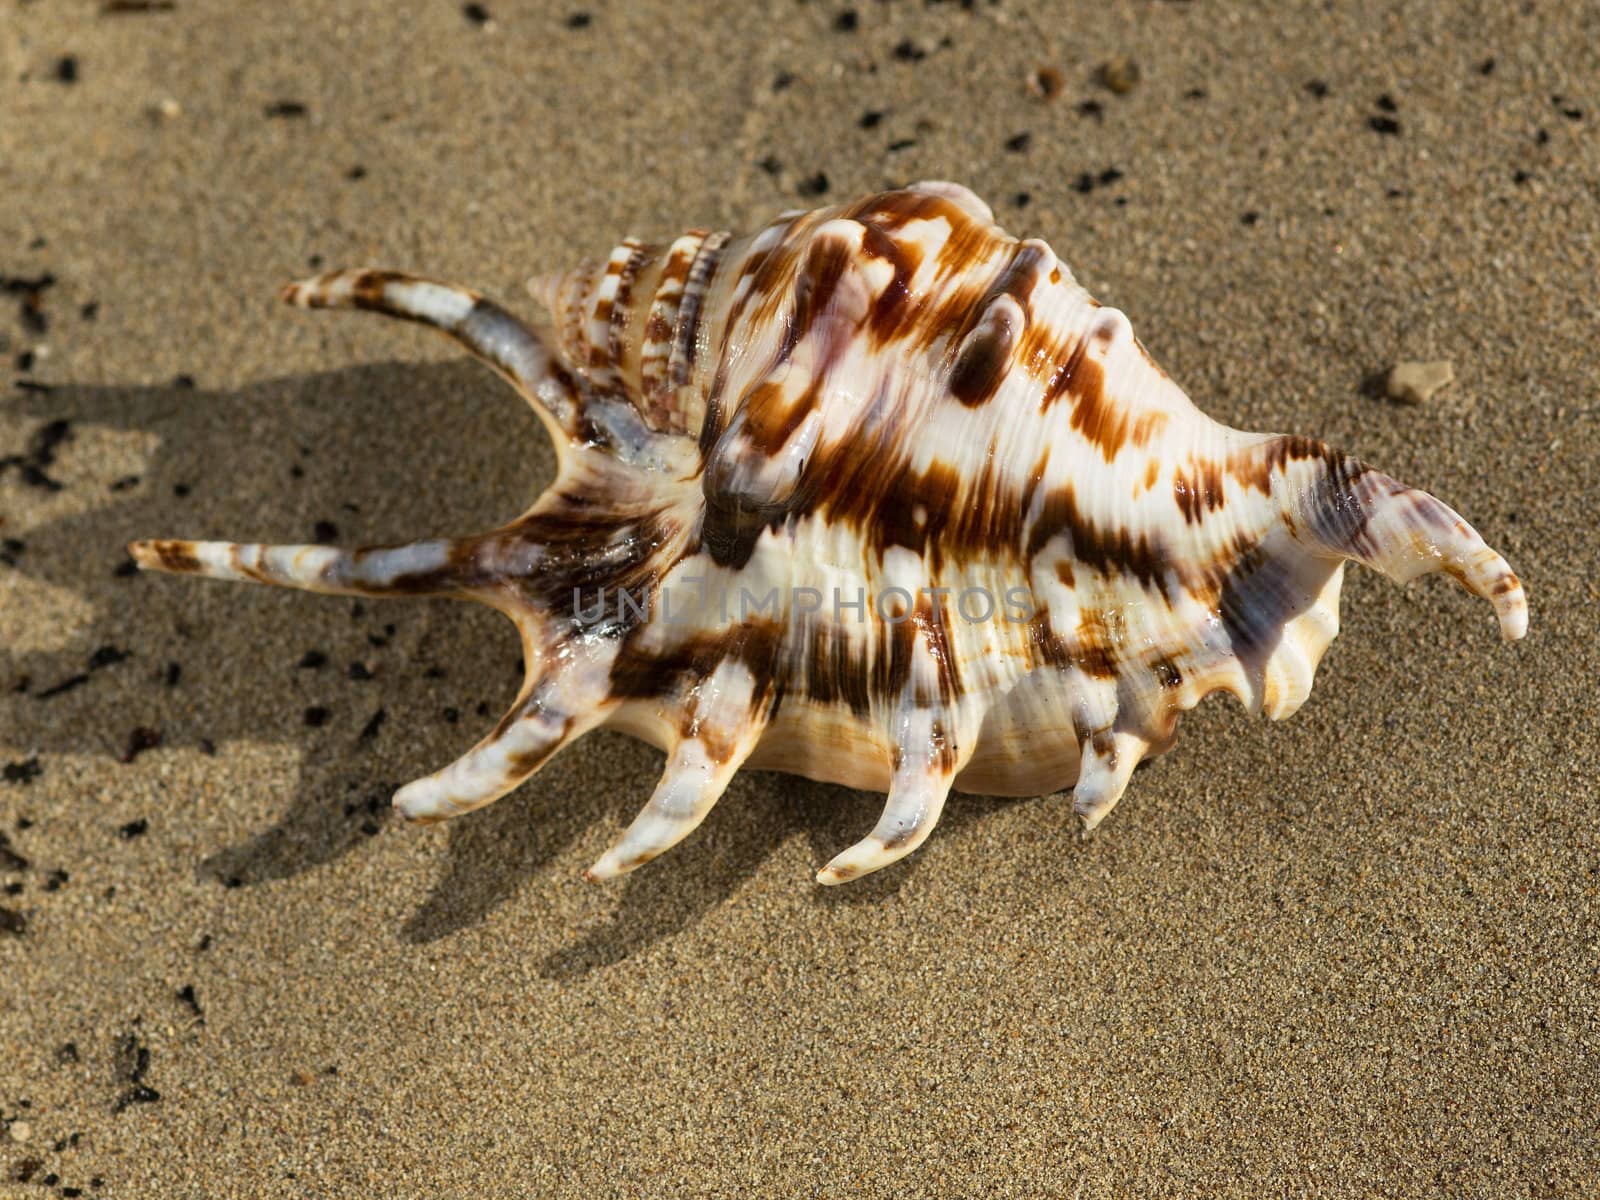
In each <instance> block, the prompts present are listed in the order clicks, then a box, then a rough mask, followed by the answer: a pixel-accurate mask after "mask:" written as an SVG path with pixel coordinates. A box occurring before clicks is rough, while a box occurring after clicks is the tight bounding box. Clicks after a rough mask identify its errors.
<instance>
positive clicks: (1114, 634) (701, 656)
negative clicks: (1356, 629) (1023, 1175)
mask: <svg viewBox="0 0 1600 1200" xmlns="http://www.w3.org/2000/svg"><path fill="white" fill-rule="evenodd" d="M530 290H531V291H532V293H533V295H534V297H535V298H536V299H537V300H538V301H540V302H541V303H542V304H543V305H544V307H545V308H546V309H548V311H549V315H550V318H551V320H550V323H549V325H548V331H547V332H546V331H545V328H546V327H541V329H540V331H536V330H535V329H534V328H533V327H530V326H529V325H527V324H524V323H523V322H522V321H521V320H519V319H518V318H517V317H515V316H513V315H512V314H511V313H510V312H508V311H507V310H506V309H504V308H501V307H500V306H499V305H498V304H495V303H494V302H493V301H491V300H487V299H484V298H483V297H480V296H478V295H477V294H475V293H473V292H470V291H467V290H465V289H463V288H459V287H455V286H452V285H449V284H443V283H435V282H430V281H427V280H423V279H418V278H414V277H412V276H408V275H401V274H397V273H394V272H389V271H375V270H354V271H340V272H335V273H332V274H328V275H322V276H319V277H317V278H315V279H310V280H307V281H305V282H303V283H297V284H294V285H292V286H290V287H289V288H288V289H286V291H285V293H284V296H285V298H286V299H287V300H288V301H289V302H290V303H292V304H295V305H298V306H300V307H304V308H365V309H373V310H375V311H378V312H382V313H387V314H389V315H391V316H397V317H404V318H407V319H409V320H413V321H418V322H421V323H423V324H425V325H432V326H434V327H435V328H437V329H440V330H442V331H443V332H445V333H447V334H449V335H450V336H451V337H453V338H455V339H456V341H458V342H460V343H461V344H462V345H463V346H465V347H466V348H467V349H468V350H470V351H471V352H472V353H474V354H475V355H477V356H478V357H480V358H482V359H483V360H484V361H485V362H487V363H488V364H489V365H490V366H491V367H493V368H494V369H495V370H496V371H498V372H499V373H500V374H501V375H502V376H503V377H504V378H505V379H506V380H508V381H509V382H510V383H511V385H512V386H513V387H515V388H516V389H517V390H518V391H519V392H521V393H522V395H523V396H525V397H526V398H527V400H528V401H529V403H530V404H531V405H532V407H533V410H534V412H535V413H536V414H537V415H538V416H539V418H540V419H541V420H542V421H543V422H544V424H545V426H546V427H547V429H548V430H549V432H550V435H551V437H552V439H553V441H554V443H555V447H556V451H557V456H558V459H559V464H560V465H559V472H558V476H557V478H556V480H555V482H554V483H553V484H552V485H551V486H550V488H549V489H548V490H546V491H545V492H544V494H543V495H542V496H540V498H539V499H538V500H537V502H535V503H534V505H533V506H532V507H531V508H530V509H528V511H527V512H525V513H523V514H522V515H521V516H519V517H517V518H516V519H515V520H512V521H510V522H509V523H507V524H505V525H503V526H501V527H500V528H498V529H492V530H489V531H487V532H484V533H479V534H474V535H471V536H467V537H460V538H448V539H447V538H435V539H428V540H424V541H419V542H412V543H408V544H405V545H391V546H372V547H366V548H362V549H354V550H346V549H338V548H335V547H331V546H303V545H262V544H236V543H227V542H190V541H142V542H135V543H134V544H133V545H132V546H131V547H130V549H131V552H132V554H133V556H134V558H135V559H136V560H137V561H138V563H139V565H140V566H142V567H146V568H154V569H159V570H164V571H173V572H177V573H181V574H191V575H206V576H211V577H213V578H218V579H241V580H252V581H255V582H259V583H273V584H278V585H281V586H285V587H296V588H303V589H306V590H308V591H316V592H331V593H337V594H355V595H362V596H398V595H435V596H456V597H463V598H468V599H473V600H478V601H482V602H483V603H485V604H489V605H492V606H494V607H495V608H497V609H499V610H500V611H501V612H503V613H505V614H506V615H507V616H509V617H510V618H511V619H512V620H513V621H514V622H516V625H517V628H518V630H519V631H520V633H521V636H522V642H523V647H524V654H525V659H526V672H525V679H524V682H523V685H522V688H521V690H520V692H519V694H518V696H517V699H516V701H515V703H514V704H513V705H512V707H511V710H510V711H509V712H507V713H506V715H505V716H504V717H503V718H502V719H501V720H500V722H499V724H498V725H496V726H495V728H494V729H493V730H492V731H491V732H490V733H489V734H488V736H486V737H485V738H484V739H483V740H482V741H481V742H479V743H478V744H477V745H476V746H474V747H473V748H472V749H470V750H468V751H467V752H466V753H465V754H464V755H463V756H462V757H461V758H460V759H458V760H457V761H456V762H454V763H452V764H451V765H450V766H448V767H445V768H444V769H443V770H441V771H439V772H437V773H436V774H433V775H430V776H428V777H427V778H424V779H420V780H417V781H416V782H414V783H411V784H408V785H407V786H405V787H403V788H401V789H400V791H399V792H398V793H397V795H396V796H395V804H396V806H397V807H398V808H399V809H400V811H401V812H402V813H404V814H405V815H406V816H407V817H410V818H412V819H414V820H422V821H433V820H439V819H442V818H445V817H451V816H455V815H457V814H459V813H464V812H467V811H469V810H471V809H474V808H478V807H480V806H481V805H484V804H488V803H489V802H490V801H492V800H495V799H496V798H498V797H500V796H502V795H504V794H505V793H507V792H509V791H511V790H512V789H513V788H515V787H516V786H517V785H519V784H520V783H522V782H523V781H524V780H525V779H527V778H528V777H529V776H530V775H532V774H533V773H534V772H535V771H537V770H538V769H539V768H540V767H541V766H542V765H543V764H544V763H545V762H546V761H547V760H548V759H549V758H550V757H551V756H552V755H553V754H555V753H556V752H557V751H558V750H560V749H561V748H562V747H563V746H565V745H566V744H567V743H569V742H571V741H572V740H574V739H575V738H578V737H580V736H582V735H583V734H584V733H585V732H587V731H589V730H591V729H594V728H596V727H597V726H601V725H609V726H612V727H616V728H621V729H623V730H625V731H627V732H629V733H632V734H634V735H636V736H638V737H641V738H644V739H645V740H647V741H649V742H651V743H653V744H655V745H657V746H659V747H661V748H662V749H664V750H665V752H666V755H667V763H666V768H665V770H664V772H663V774H662V776H661V780H660V782H659V784H658V785H657V786H656V789H655V791H654V793H653V794H652V795H651V796H650V798H649V800H648V801H647V802H646V803H645V805H644V809H643V811H642V812H641V813H640V814H639V816H638V818H637V819H636V820H635V821H634V822H633V824H632V825H631V826H630V827H629V828H628V829H627V830H626V831H625V832H624V833H623V835H622V836H621V838H620V839H619V840H618V841H617V843H616V844H615V845H614V846H613V847H612V848H611V849H610V850H608V851H607V852H606V853H605V855H604V856H603V857H601V859H600V860H599V861H598V862H597V863H595V865H594V866H593V867H591V868H590V870H589V871H588V875H589V877H590V878H594V879H603V878H609V877H612V876H615V875H618V874H620V873H622V872H625V871H629V870H632V869H633V868H634V867H637V866H639V865H640V864H641V863H644V862H647V861H649V860H650V859H652V858H654V857H655V856H656V855H658V854H660V853H661V852H662V851H664V850H666V849H667V848H668V847H670V846H672V845H673V844H674V843H676V842H677V841H679V840H680V839H681V838H683V837H685V836H686V835H687V834H689V833H690V832H691V831H692V830H693V829H694V828H695V827H696V826H697V825H698V824H699V823H700V821H701V820H702V819H703V818H704V817H705V816H706V814H707V813H708V812H709V810H710V809H711V806H712V805H713V804H714V803H715V802H716V801H717V799H718V797H719V796H720V795H721V794H722V792H723V790H724V789H725V788H726V787H727V786H728V783H729V781H730V780H731V779H732V778H733V776H734V774H735V773H736V772H737V771H738V770H739V769H740V767H742V766H752V767H766V768H771V769H775V770H779V771H788V772H793V773H796V774H800V775H805V776H808V777H810V778H813V779H818V780H823V781H827V782H834V783H840V784H845V785H848V786H852V787H859V788H867V789H871V790H876V791H881V792H887V794H888V798H887V801H886V803H885V806H884V810H883V815H882V818H881V819H880V820H879V822H878V824H877V826H876V828H874V829H873V830H872V832H871V833H870V834H868V835H867V836H866V837H865V838H864V839H863V840H861V841H860V842H858V843H856V844H855V845H854V846H851V847H850V848H849V849H847V850H845V851H844V852H843V853H841V854H840V855H838V856H837V857H836V858H834V859H833V861H832V862H830V863H828V864H827V866H826V867H824V868H823V870H822V871H821V873H820V874H819V876H818V878H819V879H820V880H821V881H822V882H823V883H838V882H842V881H844V880H847V879H851V878H854V877H855V876H858V875H861V874H864V873H866V872H869V871H874V870H877V869H878V868H879V867H882V866H885V865H887V864H888V863H891V862H894V861H895V860H897V859H899V858H901V857H903V856H904V855H906V854H908V853H910V852H911V851H913V850H915V849H916V848H917V847H918V846H919V845H921V843H922V842H923V840H924V839H925V838H926V837H927V836H928V834H929V833H930V832H931V831H932V829H933V826H934V824H935V823H936V822H937V821H938V819H939V813H940V810H941V809H942V807H943V805H944V802H945V799H946V797H947V796H948V795H949V793H950V791H951V790H952V788H956V789H960V790H963V791H971V792H983V793H998V794H1008V795H1036V794H1041V793H1045V792H1051V791H1055V790H1058V789H1062V788H1065V787H1069V786H1070V787H1072V789H1073V798H1074V804H1075V807H1076V810H1077V812H1078V813H1079V815H1080V816H1081V817H1082V819H1083V821H1084V823H1085V825H1086V826H1088V827H1090V828H1092V827H1093V826H1095V825H1096V824H1097V823H1098V822H1099V821H1100V820H1101V819H1102V818H1103V817H1104V816H1105V815H1106V813H1107V812H1109V811H1110V809H1111V808H1112V806H1113V805H1115V804H1116V802H1117V800H1118V799H1119V798H1120V797H1121V795H1122V792H1123V790H1124V788H1125V787H1126V786H1127V784H1128V780H1129V777H1130V776H1131V774H1132V772H1133V769H1134V767H1135V766H1136V765H1137V764H1138V763H1139V761H1140V760H1141V759H1143V758H1145V757H1147V756H1149V755H1153V754H1159V753H1161V752H1163V751H1165V750H1166V749H1167V748H1168V747H1169V746H1170V745H1171V744H1172V741H1173V739H1174V737H1175V735H1176V731H1177V724H1178V718H1179V715H1180V714H1181V713H1182V712H1184V711H1185V710H1186V709H1189V708H1193V707H1194V706H1195V705H1196V704H1198V703H1199V701H1200V700H1201V699H1202V698H1203V697H1204V696H1205V695H1207V694H1208V693H1210V692H1213V691H1218V690H1221V691H1226V692H1230V693H1232V694H1233V695H1235V696H1237V697H1238V698H1239V699H1240V700H1241V701H1243V702H1244V703H1245V704H1246V705H1247V706H1248V707H1249V708H1251V709H1252V710H1260V711H1265V712H1266V713H1267V714H1268V715H1269V716H1271V717H1274V718H1277V717H1284V716H1287V715H1289V714H1290V713H1292V712H1294V711H1295V709H1297V708H1298V707H1299V706H1300V704H1301V703H1302V702H1303V701H1304V700H1305V699H1306V697H1307V695H1308V694H1309V693H1310V690H1311V684H1312V676H1313V673H1314V671H1315V670H1316V667H1317V664H1318V662H1319V661H1320V659H1321V657H1322V653H1323V651H1324V650H1325V649H1326V648H1327V646H1328V643H1329V642H1330V641H1331V640H1332V638H1333V636H1334V635H1335V633H1337V632H1338V603H1339V587H1340V583H1341V581H1342V579H1343V572H1344V564H1345V562H1346V561H1347V560H1353V561H1355V562H1359V563H1363V564H1365V565H1366V566H1369V567H1373V568H1375V569H1376V570H1378V571H1381V572H1382V573H1384V574H1385V575H1388V576H1389V577H1390V578H1392V579H1395V580H1397V581H1400V582H1404V581H1406V580H1409V579H1412V578H1413V577H1415V576H1417V575H1421V574H1425V573H1428V572H1432V571H1442V572H1444V573H1446V574H1448V575H1450V576H1451V577H1452V578H1454V579H1455V580H1457V581H1458V582H1459V583H1461V584H1462V585H1463V586H1464V587H1466V588H1467V589H1468V590H1469V591H1470V592H1472V593H1474V594H1475V595H1478V596H1481V597H1483V598H1485V599H1486V600H1488V601H1489V602H1490V603H1491V604H1493V606H1494V609H1495V612H1496V615H1497V617H1498V619H1499V623H1500V629H1501V631H1502V633H1503V634H1504V635H1505V637H1506V638H1508V639H1512V638H1519V637H1521V636H1522V635H1523V633H1524V632H1525V630H1526V627H1527V604H1526V600H1525V598H1524V595H1523V590H1522V586H1521V584H1520V583H1519V582H1518V580H1517V577H1516V575H1515V574H1513V573H1512V571H1511V568H1510V567H1509V566H1508V565H1507V564H1506V562H1505V560H1504V559H1503V558H1501V557H1500V555H1499V554H1497V553H1496V552H1495V551H1494V550H1492V549H1491V548H1490V547H1489V546H1487V545H1486V544H1485V543H1484V541H1483V539H1482V538H1481V537H1479V536H1478V534H1477V532H1476V531H1475V530H1474V529H1473V528H1472V527H1471V526H1470V525H1468V524H1467V522H1466V521H1465V520H1463V519H1462V518H1461V517H1460V516H1458V515H1457V514H1456V513H1455V512H1454V511H1452V510H1451V509H1450V508H1448V507H1447V506H1446V505H1444V504H1443V503H1441V502H1440V501H1438V500H1436V499H1434V497H1432V496H1430V495H1428V494H1427V493H1426V492H1422V491H1418V490H1416V489H1414V488H1410V487H1407V486H1405V485H1404V484H1402V483H1399V482H1397V481H1395V480H1394V479H1391V478H1390V477H1389V476H1387V475H1384V474H1382V473H1380V472H1379V471H1377V470H1374V469H1373V468H1372V467H1369V466H1367V465H1366V464H1365V463H1362V462H1360V461H1358V460H1356V459H1354V458H1352V457H1349V456H1347V455H1345V454H1342V453H1340V452H1339V451H1337V450H1333V449H1330V448H1329V447H1327V446H1325V445H1323V444H1322V443H1321V442H1318V441H1314V440H1312V439H1310V438H1305V437H1296V436H1280V435H1269V434H1258V433H1246V432H1242V431H1240V430H1236V429H1231V428H1228V427H1227V426H1225V425H1221V424H1218V423H1217V422H1215V421H1213V420H1211V419H1210V418H1209V417H1207V416H1206V415H1205V414H1204V413H1202V412H1201V411H1200V410H1199V409H1197V408H1196V407H1195V406H1194V405H1193V404H1192V403H1191V402H1190V401H1189V399H1188V398H1187V397H1186V396H1185V395H1184V393H1183V392H1182V391H1181V390H1180V389H1179V388H1178V386H1177V385H1176V384H1175V383H1173V381H1172V380H1171V379H1169V378H1168V377H1167V375H1166V374H1165V372H1163V371H1162V370H1161V369H1160V368H1159V367H1158V366H1156V364H1155V363H1154V362H1153V361H1152V360H1151V359H1150V357H1149V355H1148V354H1147V353H1146V352H1145V350H1144V347H1143V346H1141V345H1140V344H1139V342H1138V340H1137V339H1136V338H1135V337H1134V336H1133V331H1132V329H1131V328H1130V327H1129V324H1128V321H1127V318H1126V317H1124V316H1123V315H1122V314H1121V313H1120V312H1117V311H1116V310H1115V309H1111V308H1105V307H1102V306H1101V305H1099V304H1097V303H1096V302H1095V301H1094V299H1093V298H1091V297H1090V296H1089V294H1088V293H1087V292H1085V291H1084V290H1083V288H1081V287H1080V286H1079V285H1078V284H1077V282H1076V281H1075V280H1074V279H1073V277H1072V275H1071V273H1070V271H1069V270H1068V269H1067V267H1066V265H1065V264H1063V263H1062V262H1060V261H1059V260H1058V259H1057V258H1056V256H1055V254H1054V252H1053V251H1052V250H1051V249H1050V247H1049V246H1047V245H1045V244H1044V243H1043V242H1041V241H1037V240H1031V239H1030V240H1027V241H1018V240H1016V239H1014V238H1012V237H1010V236H1008V235H1007V234H1006V233H1004V232H1003V231H1002V230H1001V229H999V228H998V227H997V226H996V225H995V224H994V221H993V216H992V214H991V213H990V211H989V209H988V207H987V206H986V205H985V204H984V203H983V202H982V201H981V200H979V199H978V198H977V197H976V196H974V195H973V194H972V193H971V192H969V191H967V190H966V189H965V188H963V187H959V186H957V185H955V184H950V183H923V184H917V185H913V186H911V187H908V188H905V189H903V190H899V191H891V192H885V193H882V194H880V195H874V196H869V197H866V198H864V199H861V200H858V201H855V202H853V203H850V204H846V205H842V206H839V207H834V208H826V209H820V210H817V211H814V212H801V213H786V214H784V215H782V216H780V217H779V218H777V219H776V220H774V221H773V222H771V223H770V224H768V225H767V226H766V227H765V228H763V229H761V230H759V231H758V232H756V233H754V234H752V235H749V236H745V237H733V236H730V235H728V234H725V233H707V232H704V231H696V232H690V233H687V234H684V235H683V236H681V237H679V238H676V239H675V240H673V241H671V242H666V243H662V244H653V243H648V242H643V241H637V240H629V241H625V242H623V243H622V244H621V245H619V246H618V247H617V248H616V249H615V250H614V251H612V253H611V255H610V257H609V258H608V259H607V260H606V261H605V262H603V263H596V264H592V265H588V266H584V267H581V268H579V269H577V270H575V271H572V272H570V273H568V274H566V275H563V276H560V277H556V278H549V279H540V280H535V281H534V282H533V283H532V284H531V285H530Z"/></svg>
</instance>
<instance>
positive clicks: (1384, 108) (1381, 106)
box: [1378, 92, 1400, 113]
mask: <svg viewBox="0 0 1600 1200" xmlns="http://www.w3.org/2000/svg"><path fill="white" fill-rule="evenodd" d="M1378 111H1380V112H1386V113H1393V112H1399V111H1400V106H1399V105H1398V104H1396V103H1395V102H1394V97H1393V96H1391V95H1389V93H1388V92H1385V93H1384V94H1383V95H1381V96H1379V97H1378Z"/></svg>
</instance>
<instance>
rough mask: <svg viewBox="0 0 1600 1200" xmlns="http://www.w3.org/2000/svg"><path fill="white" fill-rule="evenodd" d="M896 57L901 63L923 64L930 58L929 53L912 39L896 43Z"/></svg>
mask: <svg viewBox="0 0 1600 1200" xmlns="http://www.w3.org/2000/svg"><path fill="white" fill-rule="evenodd" d="M894 56H895V58H897V59H899V60H900V61H901V62H921V61H922V60H923V59H925V58H927V57H928V52H927V51H926V50H924V49H923V48H922V47H921V46H919V45H917V44H916V43H915V42H913V41H912V40H911V39H910V38H904V39H902V40H900V41H898V42H896V43H895V46H894Z"/></svg>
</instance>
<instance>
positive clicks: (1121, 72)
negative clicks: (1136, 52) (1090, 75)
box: [1100, 54, 1139, 96]
mask: <svg viewBox="0 0 1600 1200" xmlns="http://www.w3.org/2000/svg"><path fill="white" fill-rule="evenodd" d="M1100 82H1101V83H1102V84H1104V85H1105V87H1106V89H1107V90H1108V91H1111V92H1115V93H1116V94H1117V95H1119V96H1126V95H1127V94H1128V93H1129V92H1131V91H1133V89H1134V88H1136V87H1138V86H1139V64H1138V63H1136V62H1134V61H1133V59H1131V58H1129V57H1128V56H1127V55H1125V54H1119V55H1117V57H1115V58H1113V59H1111V60H1110V61H1108V62H1106V63H1104V64H1102V65H1101V67H1100Z"/></svg>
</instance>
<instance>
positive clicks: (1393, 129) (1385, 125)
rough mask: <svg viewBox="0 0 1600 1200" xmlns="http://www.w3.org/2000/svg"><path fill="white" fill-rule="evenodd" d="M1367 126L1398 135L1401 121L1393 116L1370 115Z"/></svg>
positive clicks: (1384, 132) (1389, 134)
mask: <svg viewBox="0 0 1600 1200" xmlns="http://www.w3.org/2000/svg"><path fill="white" fill-rule="evenodd" d="M1367 127H1368V128H1370V129H1372V130H1373V131H1375V132H1377V133H1382V134H1387V135H1388V136H1390V137H1398V136H1399V134H1400V122H1399V121H1396V120H1395V119H1394V118H1393V117H1368V118H1367Z"/></svg>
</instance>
